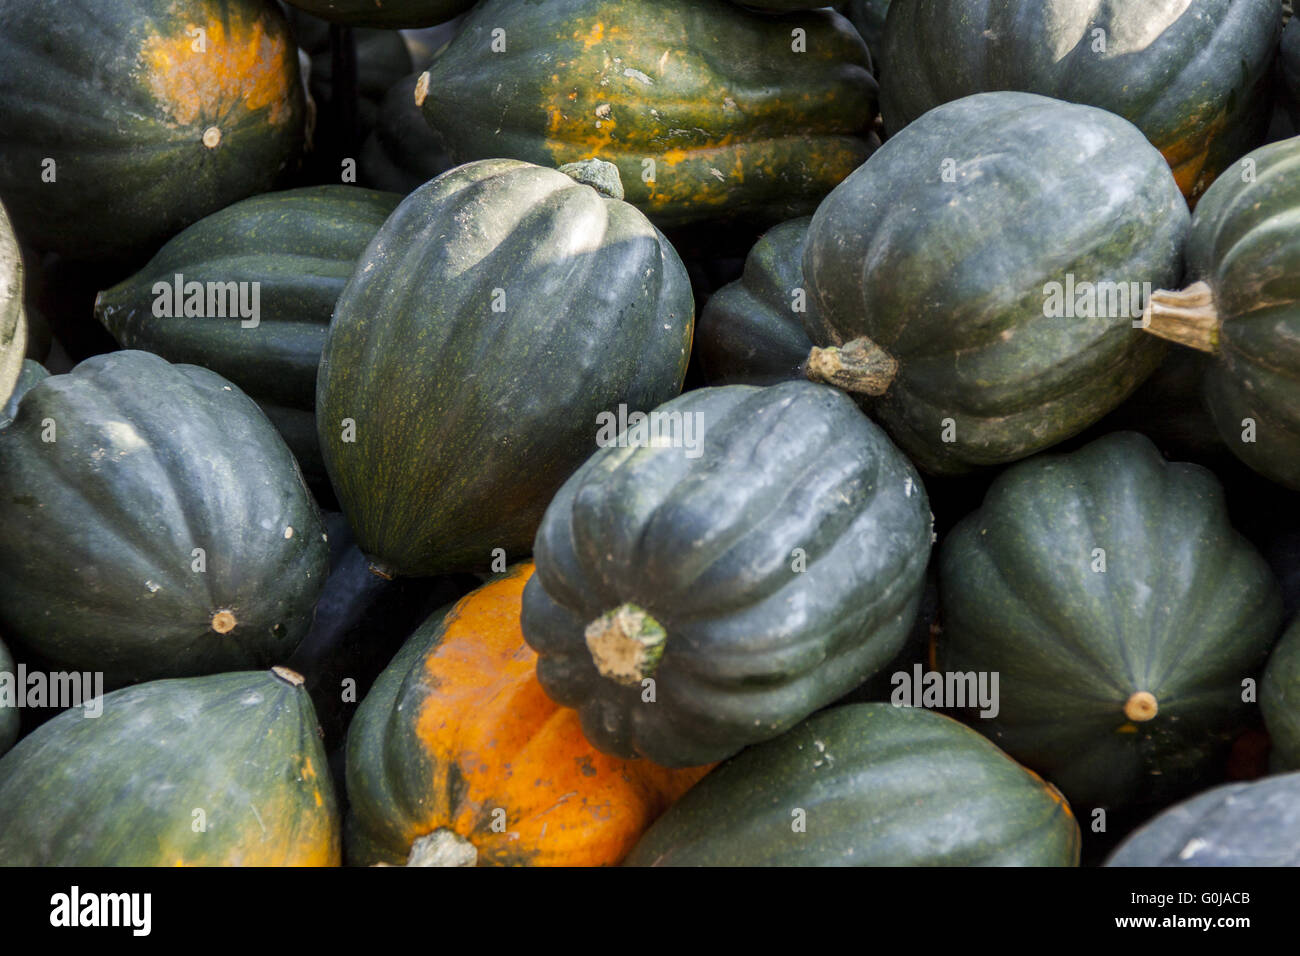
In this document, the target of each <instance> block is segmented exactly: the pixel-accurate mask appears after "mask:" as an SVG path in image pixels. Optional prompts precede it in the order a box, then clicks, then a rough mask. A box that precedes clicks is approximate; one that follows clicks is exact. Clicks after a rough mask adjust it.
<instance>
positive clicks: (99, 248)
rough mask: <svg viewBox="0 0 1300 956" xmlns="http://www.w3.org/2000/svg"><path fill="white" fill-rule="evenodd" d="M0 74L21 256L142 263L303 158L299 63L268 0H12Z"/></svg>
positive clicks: (0, 44)
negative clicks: (49, 166)
mask: <svg viewBox="0 0 1300 956" xmlns="http://www.w3.org/2000/svg"><path fill="white" fill-rule="evenodd" d="M194 29H202V30H203V31H204V37H203V45H204V47H205V52H199V51H197V50H195V49H194V46H195V45H196V44H198V43H199V42H200V41H199V38H198V37H197V36H196V35H195V34H193V33H192V32H187V31H193V30H194ZM0 61H2V62H4V63H5V64H6V69H5V70H4V71H3V72H0V142H3V143H4V144H5V145H4V149H3V150H0V196H3V198H4V201H5V203H6V204H7V205H8V206H9V212H10V213H11V215H12V216H13V218H14V222H15V225H16V226H17V228H18V231H19V233H20V234H21V235H22V237H23V241H24V242H30V243H33V244H35V245H37V246H40V247H42V248H45V249H51V250H54V251H56V252H60V253H64V254H66V255H69V256H72V257H74V258H88V259H90V258H114V259H130V258H134V257H136V256H140V255H142V254H147V253H149V252H151V251H152V250H153V248H155V247H156V246H157V245H158V244H159V243H160V242H162V241H163V240H164V239H166V238H167V237H168V236H170V235H172V234H174V233H175V232H177V231H178V230H180V229H181V228H183V227H185V226H187V225H189V224H190V223H192V222H194V221H196V220H198V219H200V218H202V217H203V216H206V215H207V214H208V213H211V212H215V211H216V210H218V209H222V208H224V207H225V206H228V205H230V203H232V202H234V201H235V200H237V199H242V198H243V197H245V196H249V195H252V194H253V193H258V192H264V191H265V190H267V189H269V188H271V186H272V185H273V184H274V182H275V181H276V178H277V177H278V176H279V174H280V173H281V171H282V170H285V169H286V168H287V167H288V166H290V164H291V163H294V162H296V160H297V156H298V153H299V151H300V149H301V147H302V143H303V136H304V123H305V117H306V109H305V98H304V94H303V89H302V83H301V81H300V79H299V76H298V55H297V49H296V47H295V46H294V44H293V39H292V37H291V36H290V33H289V29H288V24H287V22H286V21H285V19H284V16H283V15H282V14H281V13H280V11H279V10H278V9H277V8H276V6H275V5H274V4H272V3H265V2H262V0H179V2H161V0H114V2H113V3H101V2H97V0H68V2H63V3H60V4H59V5H58V12H57V15H55V14H52V12H51V5H50V4H49V3H47V2H45V0H9V2H6V3H5V4H4V7H3V9H0ZM214 131H216V132H214ZM217 132H219V134H220V135H219V141H217ZM205 138H206V141H205ZM47 158H50V159H53V160H55V162H56V163H57V167H56V169H55V174H56V176H57V178H56V180H55V181H54V182H45V181H43V179H42V170H43V169H45V167H44V166H43V165H42V164H43V162H44V161H45V159H47Z"/></svg>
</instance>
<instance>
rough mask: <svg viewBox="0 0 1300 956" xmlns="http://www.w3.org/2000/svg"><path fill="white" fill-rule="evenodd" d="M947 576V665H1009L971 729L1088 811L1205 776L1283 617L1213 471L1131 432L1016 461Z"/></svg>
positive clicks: (955, 668) (955, 549)
mask: <svg viewBox="0 0 1300 956" xmlns="http://www.w3.org/2000/svg"><path fill="white" fill-rule="evenodd" d="M939 588H940V598H941V602H942V614H943V631H942V635H941V637H940V640H939V645H938V663H939V669H940V670H942V671H944V672H947V673H969V672H976V673H980V672H988V673H997V674H999V675H1000V678H999V684H1000V690H999V697H1000V704H999V710H998V713H997V715H996V716H994V717H991V718H986V719H977V720H974V721H973V723H974V726H975V727H976V729H978V730H980V731H982V732H983V733H985V734H986V735H988V736H989V737H990V738H991V739H992V740H993V741H994V743H996V744H997V745H998V746H999V747H1002V748H1003V749H1004V750H1006V751H1007V753H1009V754H1011V756H1013V757H1015V758H1016V759H1017V760H1019V761H1021V762H1022V763H1024V764H1025V765H1026V766H1028V767H1031V768H1033V769H1034V770H1037V771H1038V772H1039V773H1042V774H1043V775H1044V776H1046V777H1047V778H1048V779H1050V780H1052V781H1053V782H1055V783H1056V784H1057V785H1058V786H1059V787H1060V788H1061V790H1062V791H1063V792H1064V793H1065V795H1066V797H1068V798H1069V800H1070V803H1071V804H1072V805H1073V806H1074V808H1075V810H1076V811H1077V812H1078V813H1080V814H1081V815H1086V814H1090V813H1091V812H1092V811H1093V810H1094V809H1096V808H1098V807H1108V808H1125V807H1130V806H1149V805H1164V804H1165V803H1167V802H1168V801H1169V800H1170V799H1176V798H1178V797H1181V796H1183V795H1185V794H1186V793H1187V792H1189V791H1190V790H1191V789H1193V788H1195V787H1196V786H1198V785H1202V784H1203V783H1205V782H1206V779H1207V778H1208V777H1210V776H1211V775H1212V774H1213V773H1214V772H1216V771H1217V770H1218V769H1219V765H1220V764H1221V762H1222V758H1223V756H1224V755H1225V753H1226V751H1227V748H1228V744H1229V743H1230V741H1231V739H1232V736H1233V731H1234V730H1236V729H1237V728H1238V725H1239V724H1241V723H1242V722H1243V718H1244V716H1245V715H1246V713H1247V712H1248V711H1249V710H1252V709H1253V708H1252V706H1251V705H1250V704H1247V703H1244V702H1243V701H1244V700H1245V699H1246V698H1245V683H1244V682H1245V681H1246V680H1247V679H1248V678H1252V675H1257V673H1258V670H1259V668H1260V667H1261V665H1262V664H1263V663H1264V659H1265V658H1266V656H1267V655H1268V651H1269V648H1270V647H1272V645H1273V642H1274V640H1275V639H1276V638H1277V633H1278V628H1279V625H1280V622H1281V615H1282V608H1281V595H1280V591H1279V588H1278V585H1277V581H1276V579H1275V578H1274V576H1273V573H1272V571H1271V570H1270V569H1269V567H1268V565H1267V564H1266V563H1265V561H1264V559H1263V558H1262V557H1261V556H1260V555H1259V553H1258V552H1257V551H1256V550H1255V548H1254V547H1253V546H1252V545H1251V544H1250V543H1249V542H1248V541H1247V540H1246V539H1245V538H1244V537H1242V536H1241V535H1240V534H1238V533H1237V532H1236V531H1235V530H1233V528H1232V526H1231V525H1230V524H1229V523H1228V515H1227V510H1226V508H1225V505H1224V498H1223V490H1222V488H1221V486H1220V485H1219V483H1218V481H1217V480H1216V479H1215V477H1214V476H1213V475H1212V474H1211V473H1210V472H1209V471H1207V470H1206V469H1204V468H1201V467H1200V466H1198V465H1190V464H1185V463H1170V462H1167V461H1165V459H1164V458H1163V457H1162V456H1161V455H1160V452H1159V451H1158V450H1157V449H1156V448H1155V446H1154V445H1152V444H1151V442H1150V441H1149V440H1147V439H1146V438H1144V437H1143V436H1141V435H1139V434H1136V433H1134V432H1118V433H1115V434H1113V435H1108V436H1106V437H1105V438H1101V439H1098V440H1097V441H1095V442H1092V443H1091V444H1089V445H1086V446H1084V447H1083V448H1082V449H1080V450H1079V451H1076V452H1074V453H1072V454H1068V455H1043V456H1040V457H1038V458H1034V459H1032V460H1030V461H1026V462H1022V463H1020V464H1018V465H1015V466H1013V467H1011V468H1008V469H1007V470H1006V471H1004V472H1003V473H1002V474H1001V475H1000V476H999V477H998V478H997V479H996V480H995V481H994V482H993V485H992V487H991V488H990V490H989V493H988V495H987V496H986V497H985V499H984V503H983V505H982V506H981V507H980V508H979V510H978V511H976V512H974V513H973V514H971V515H970V516H968V517H967V518H966V519H965V520H964V521H962V522H961V523H960V524H959V525H958V526H957V527H956V528H955V529H954V530H953V531H952V533H951V534H949V535H948V537H947V538H946V539H945V541H944V543H943V546H942V548H941V549H940V553H939Z"/></svg>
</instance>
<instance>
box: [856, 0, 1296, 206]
mask: <svg viewBox="0 0 1300 956" xmlns="http://www.w3.org/2000/svg"><path fill="white" fill-rule="evenodd" d="M1281 29H1282V20H1281V9H1280V7H1279V5H1278V0H1196V2H1195V3H1190V4H1189V3H1153V2H1151V0H1108V2H1106V3H1099V2H1097V0H1092V2H1088V3H1080V2H1079V0H911V2H909V3H899V4H895V5H894V6H893V7H891V9H890V11H889V17H888V20H887V23H886V27H885V40H884V49H883V61H884V62H883V64H882V75H883V76H884V77H885V80H884V83H883V87H882V89H881V109H882V111H883V113H884V118H885V127H886V129H888V130H889V132H890V133H891V134H892V133H897V132H898V131H899V130H901V129H902V128H903V127H904V126H906V125H907V124H908V123H910V122H912V121H913V120H915V119H916V118H917V117H919V116H921V115H923V114H924V113H926V112H927V111H928V110H930V109H933V108H934V107H936V106H939V105H940V104H941V103H947V102H950V101H952V100H956V99H960V98H962V97H964V96H968V95H970V94H971V93H981V92H986V91H992V90H1020V91H1024V92H1027V93H1041V94H1043V95H1045V96H1052V97H1056V98H1058V99H1063V100H1069V101H1071V102H1075V103H1085V104H1087V105H1089V106H1097V107H1100V108H1101V109H1104V110H1108V111H1110V112H1112V113H1116V114H1118V115H1120V116H1122V117H1124V118H1125V119H1127V120H1130V121H1131V122H1132V123H1134V124H1135V125H1136V126H1137V127H1138V128H1139V129H1141V130H1142V132H1143V133H1144V134H1145V135H1146V136H1147V138H1148V139H1149V140H1150V141H1151V142H1152V143H1153V144H1154V145H1155V146H1156V147H1157V148H1158V149H1159V150H1160V151H1161V153H1163V154H1164V156H1165V159H1167V160H1168V162H1169V165H1170V166H1171V167H1172V168H1173V171H1174V178H1175V179H1177V181H1178V186H1179V188H1180V189H1181V190H1182V191H1183V193H1184V194H1185V195H1186V196H1187V197H1188V199H1189V200H1192V201H1193V202H1194V201H1195V199H1196V198H1197V197H1198V196H1200V195H1201V193H1203V192H1204V191H1205V190H1206V189H1207V188H1209V185H1210V184H1211V183H1212V182H1214V179H1215V177H1216V176H1218V175H1219V173H1221V172H1222V171H1223V170H1224V169H1226V168H1227V167H1228V166H1229V165H1230V164H1231V163H1233V162H1234V161H1235V160H1236V159H1237V158H1238V157H1239V156H1241V155H1242V154H1244V153H1246V152H1248V151H1249V150H1251V149H1253V148H1255V147H1256V146H1258V145H1259V144H1260V143H1262V142H1263V138H1264V133H1265V131H1266V128H1267V126H1268V117H1269V110H1270V101H1271V88H1270V81H1271V76H1272V66H1273V56H1274V53H1275V52H1276V50H1277V45H1278V36H1279V34H1280V33H1281Z"/></svg>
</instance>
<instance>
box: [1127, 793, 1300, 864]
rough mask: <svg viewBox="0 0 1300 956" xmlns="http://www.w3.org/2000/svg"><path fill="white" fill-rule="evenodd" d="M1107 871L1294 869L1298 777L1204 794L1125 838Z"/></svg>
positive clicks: (1299, 859)
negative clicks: (1123, 868)
mask: <svg viewBox="0 0 1300 956" xmlns="http://www.w3.org/2000/svg"><path fill="white" fill-rule="evenodd" d="M1106 865H1107V866H1261V867H1262V866H1300V773H1289V774H1285V775H1283V776H1277V777H1265V778H1264V779H1263V780H1256V781H1254V782H1253V783H1233V784H1227V785H1226V786H1222V787H1215V788H1214V789H1213V790H1207V791H1206V792H1205V793H1202V794H1200V795H1199V796H1196V797H1193V798H1192V799H1190V800H1188V801H1186V802H1185V803H1180V804H1178V805H1177V806H1174V807H1170V808H1169V809H1168V810H1166V811H1165V812H1163V813H1161V814H1160V815H1159V816H1158V817H1156V818H1155V819H1153V820H1152V821H1151V822H1149V823H1147V824H1146V825H1145V826H1143V827H1142V828H1141V829H1139V830H1137V831H1136V832H1134V833H1132V834H1130V835H1129V837H1128V838H1127V839H1125V840H1124V842H1123V843H1121V844H1120V846H1119V849H1117V850H1116V851H1115V852H1114V854H1113V855H1112V856H1111V857H1110V859H1109V860H1107V861H1106Z"/></svg>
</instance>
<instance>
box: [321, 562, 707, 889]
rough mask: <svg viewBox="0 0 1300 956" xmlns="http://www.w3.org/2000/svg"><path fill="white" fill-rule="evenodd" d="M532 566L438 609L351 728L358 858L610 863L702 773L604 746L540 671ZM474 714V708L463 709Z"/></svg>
mask: <svg viewBox="0 0 1300 956" xmlns="http://www.w3.org/2000/svg"><path fill="white" fill-rule="evenodd" d="M532 573H533V568H532V565H520V566H518V567H515V568H514V569H512V570H511V571H510V572H509V573H507V574H506V575H504V576H503V577H500V578H498V579H496V580H494V581H492V582H491V583H489V584H487V585H485V586H484V587H482V588H479V589H478V590H477V591H474V592H473V593H472V594H470V595H469V596H467V597H466V598H464V599H463V600H461V601H460V603H458V604H457V605H456V606H455V607H454V608H451V609H449V610H447V609H444V610H443V611H442V612H440V613H438V614H435V615H433V616H432V617H431V618H429V620H428V621H426V622H425V623H424V625H423V626H422V627H420V629H419V630H417V631H416V632H415V633H414V634H413V635H411V638H410V640H409V641H408V642H407V643H406V644H405V645H404V646H403V647H402V650H401V651H400V652H398V655H397V657H396V658H394V660H393V662H392V664H390V665H389V667H388V669H387V670H385V671H384V673H383V674H381V675H380V677H379V679H378V680H377V681H376V682H375V685H374V688H373V689H372V690H371V692H370V694H369V695H367V697H366V699H365V701H364V702H363V703H362V704H361V707H360V708H359V709H358V711H357V716H356V719H355V720H354V721H353V724H352V729H351V731H350V732H349V734H348V758H347V774H348V799H349V802H350V810H349V813H348V820H347V829H346V840H347V853H348V862H349V863H352V864H370V863H377V862H378V863H390V864H402V863H407V864H409V865H413V866H473V865H479V866H604V865H613V864H616V863H618V862H619V861H620V860H622V859H623V857H624V855H626V853H627V852H628V850H629V849H631V847H632V845H633V844H634V843H635V842H636V840H637V838H638V837H639V836H640V835H641V834H642V832H644V830H645V828H646V827H647V826H648V825H649V824H650V822H651V821H652V820H654V818H655V817H656V816H658V815H659V814H660V813H662V812H663V810H664V809H665V808H667V807H668V805H669V804H671V803H672V802H673V800H675V799H677V797H679V796H681V794H682V793H684V792H685V791H686V790H687V789H688V788H689V787H691V786H692V785H693V784H694V783H695V782H696V781H697V780H699V778H700V777H701V776H702V775H703V774H704V773H705V771H706V770H707V768H699V769H695V770H665V769H663V768H661V767H656V766H654V765H652V764H649V763H646V762H644V761H633V762H627V761H623V760H618V759H615V758H612V757H607V756H605V755H604V754H601V753H599V752H597V751H596V750H595V749H593V748H592V747H591V745H590V744H588V743H587V741H586V740H585V739H584V738H583V735H582V729H581V727H580V725H579V722H578V717H577V715H576V714H575V713H574V712H573V711H571V710H565V709H563V708H561V707H559V706H557V705H556V704H555V703H553V702H552V701H551V700H550V699H549V698H548V697H547V696H546V694H544V693H543V692H542V689H541V687H539V686H538V684H537V680H536V678H535V677H534V673H533V672H534V664H535V661H536V655H534V654H533V653H532V651H530V650H529V649H528V645H526V644H525V643H524V639H523V635H522V634H521V633H520V632H519V604H520V595H521V594H522V592H523V589H524V584H525V582H527V581H528V579H529V577H530V576H531V575H532ZM467 715H472V717H471V718H470V719H466V717H467Z"/></svg>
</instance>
